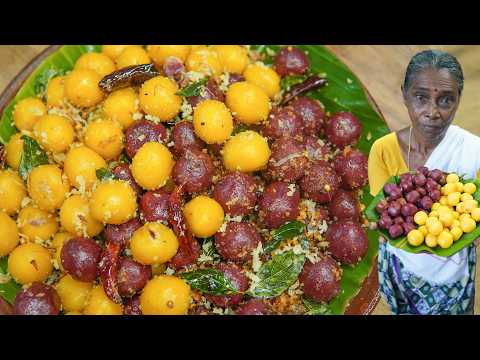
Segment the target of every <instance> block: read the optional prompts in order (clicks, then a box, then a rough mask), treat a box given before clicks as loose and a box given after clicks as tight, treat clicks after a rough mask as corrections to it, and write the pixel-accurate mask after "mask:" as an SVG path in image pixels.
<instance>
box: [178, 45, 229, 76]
mask: <svg viewBox="0 0 480 360" xmlns="http://www.w3.org/2000/svg"><path fill="white" fill-rule="evenodd" d="M185 65H186V68H187V71H195V72H199V73H202V74H205V75H208V76H215V77H217V76H220V74H221V73H222V68H223V67H222V63H221V61H220V58H219V56H218V53H217V52H215V51H214V50H213V49H211V48H208V47H206V46H203V45H202V46H198V47H196V48H193V49H191V50H190V53H189V55H188V57H187V60H186V62H185Z"/></svg>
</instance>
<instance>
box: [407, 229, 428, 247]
mask: <svg viewBox="0 0 480 360" xmlns="http://www.w3.org/2000/svg"><path fill="white" fill-rule="evenodd" d="M423 240H424V236H423V233H422V232H421V231H419V230H411V231H410V232H409V233H408V234H407V241H408V243H409V244H410V245H412V246H419V245H422V243H423Z"/></svg>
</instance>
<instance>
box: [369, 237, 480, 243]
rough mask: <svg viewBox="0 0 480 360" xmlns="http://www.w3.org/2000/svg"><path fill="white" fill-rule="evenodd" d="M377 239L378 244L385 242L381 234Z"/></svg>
mask: <svg viewBox="0 0 480 360" xmlns="http://www.w3.org/2000/svg"><path fill="white" fill-rule="evenodd" d="M477 240H480V238H478V239H477ZM378 241H379V242H380V244H385V243H386V242H387V239H385V238H384V237H383V236H382V235H380V236H379V237H378Z"/></svg>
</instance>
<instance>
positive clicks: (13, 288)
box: [0, 256, 22, 304]
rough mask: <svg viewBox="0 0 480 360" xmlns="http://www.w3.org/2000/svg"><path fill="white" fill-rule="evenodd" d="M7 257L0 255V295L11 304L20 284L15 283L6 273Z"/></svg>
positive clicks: (19, 288)
mask: <svg viewBox="0 0 480 360" xmlns="http://www.w3.org/2000/svg"><path fill="white" fill-rule="evenodd" d="M7 260H8V258H7V257H6V256H5V257H0V296H1V297H2V298H3V299H5V300H6V301H7V302H8V303H10V304H13V302H14V301H15V297H16V296H17V293H18V292H19V291H20V290H21V288H22V287H21V285H19V284H17V283H16V282H15V281H14V280H13V279H11V278H10V276H9V275H8V271H7V268H8V265H7Z"/></svg>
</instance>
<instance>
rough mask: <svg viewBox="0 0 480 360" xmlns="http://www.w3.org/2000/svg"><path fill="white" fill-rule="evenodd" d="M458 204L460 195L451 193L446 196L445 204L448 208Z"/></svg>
mask: <svg viewBox="0 0 480 360" xmlns="http://www.w3.org/2000/svg"><path fill="white" fill-rule="evenodd" d="M459 202H460V193H459V192H453V193H450V194H448V196H447V203H448V205H450V206H455V205H457V204H458V203H459Z"/></svg>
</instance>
